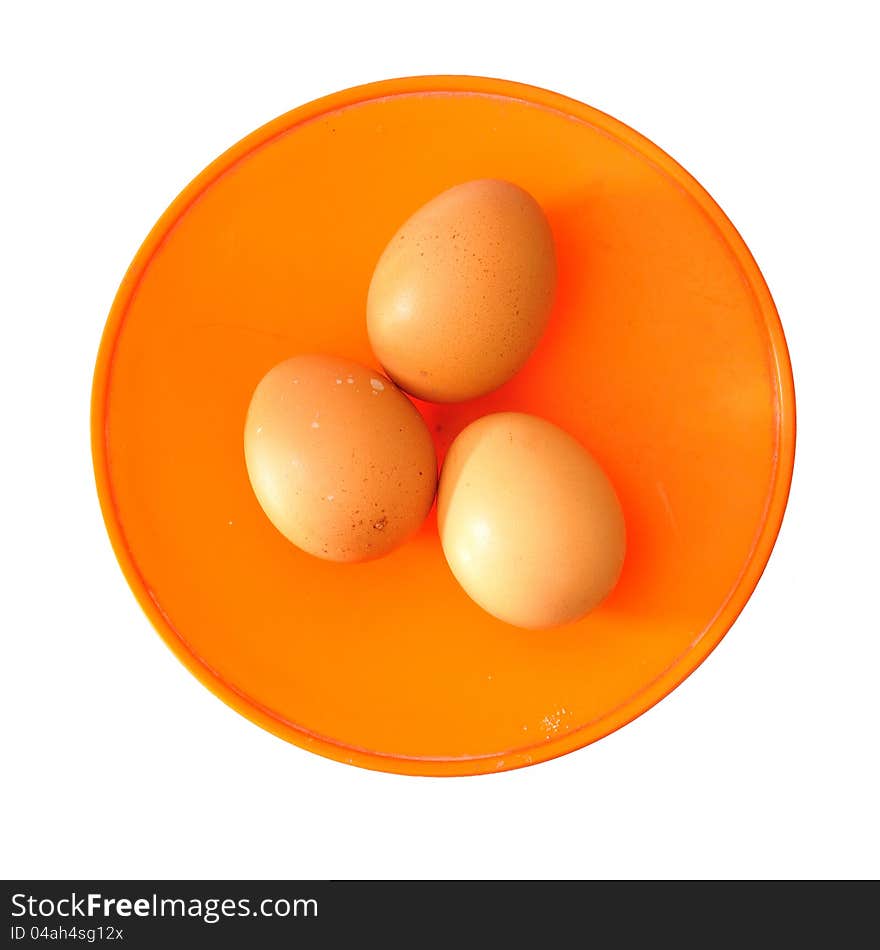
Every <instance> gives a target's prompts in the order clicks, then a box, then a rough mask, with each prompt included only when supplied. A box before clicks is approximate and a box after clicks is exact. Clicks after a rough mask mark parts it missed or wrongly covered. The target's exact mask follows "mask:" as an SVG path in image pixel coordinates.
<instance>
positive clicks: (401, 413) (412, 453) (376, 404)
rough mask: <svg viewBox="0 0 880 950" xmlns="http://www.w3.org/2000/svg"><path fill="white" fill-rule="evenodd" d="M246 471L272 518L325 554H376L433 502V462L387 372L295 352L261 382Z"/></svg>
mask: <svg viewBox="0 0 880 950" xmlns="http://www.w3.org/2000/svg"><path fill="white" fill-rule="evenodd" d="M244 452H245V462H246V464H247V471H248V476H249V477H250V481H251V485H252V487H253V489H254V493H255V494H256V496H257V500H258V501H259V503H260V505H261V506H262V508H263V511H265V512H266V514H267V515H268V517H269V520H270V521H271V522H272V524H274V525H275V527H276V528H277V529H278V530H279V531H280V532H281V533H282V534H283V535H284V536H285V537H286V538H287V539H288V540H289V541H291V542H292V543H293V544H295V545H296V546H297V547H298V548H302V550H303V551H307V552H308V553H309V554H314V555H315V556H316V557H321V558H326V559H328V560H331V561H364V560H369V559H371V558H376V557H381V556H382V555H383V554H386V553H387V552H389V551H390V550H391V549H392V548H394V547H396V546H397V545H399V544H400V543H401V542H403V541H405V540H406V539H407V538H408V537H410V536H411V535H412V534H414V533H415V532H416V531H417V530H418V529H419V527H420V525H421V524H422V522H423V521H424V519H425V516H426V515H427V514H428V511H429V510H430V508H431V504H432V503H433V499H434V492H435V489H436V485H437V462H436V457H435V454H434V445H433V442H432V441H431V435H430V433H429V432H428V428H427V426H426V425H425V423H424V421H423V420H422V417H421V416H420V415H419V413H418V411H417V410H416V408H415V406H413V404H412V403H411V402H410V401H409V399H407V397H406V396H405V395H404V394H403V393H402V392H400V390H399V389H398V388H397V387H396V386H395V385H394V383H392V382H391V380H389V379H388V378H387V377H386V376H384V375H382V374H381V373H378V372H376V371H375V370H372V369H369V368H368V367H366V366H361V365H360V364H359V363H353V362H351V361H349V360H344V359H337V358H335V357H332V356H295V357H293V358H291V359H288V360H285V361H284V362H283V363H279V364H278V365H277V366H275V367H274V368H273V369H271V370H269V372H268V373H267V374H266V375H265V376H264V377H263V379H262V380H260V382H259V384H258V385H257V388H256V390H255V391H254V394H253V397H252V398H251V403H250V407H249V408H248V413H247V420H246V422H245V430H244Z"/></svg>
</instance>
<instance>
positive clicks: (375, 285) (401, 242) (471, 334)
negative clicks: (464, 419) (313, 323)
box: [367, 179, 556, 402]
mask: <svg viewBox="0 0 880 950" xmlns="http://www.w3.org/2000/svg"><path fill="white" fill-rule="evenodd" d="M555 290H556V254H555V249H554V244H553V235H552V233H551V230H550V225H549V223H548V221H547V218H546V217H545V215H544V212H543V211H542V209H541V207H540V206H539V204H538V203H537V201H535V199H534V198H533V197H532V196H531V195H530V194H529V193H528V192H527V191H524V190H523V189H522V188H520V187H519V186H517V185H515V184H512V183H511V182H507V181H500V180H496V179H479V180H477V181H469V182H465V183H464V184H461V185H456V186H455V187H453V188H450V189H449V190H448V191H444V192H442V193H441V194H439V195H438V196H437V197H436V198H434V199H433V200H431V201H429V202H428V203H427V204H426V205H424V206H423V207H421V208H420V209H419V210H418V211H416V212H415V213H414V214H413V215H412V216H411V217H410V218H409V219H408V220H407V221H406V222H405V223H404V224H403V226H402V227H401V228H400V230H399V231H398V232H397V233H396V234H395V235H394V237H393V238H392V239H391V241H390V242H389V243H388V246H387V247H386V248H385V250H384V252H383V253H382V256H381V257H380V259H379V262H378V264H377V265H376V268H375V271H374V273H373V278H372V281H371V283H370V288H369V292H368V295H367V329H368V332H369V337H370V343H371V345H372V347H373V352H374V353H375V354H376V357H377V358H378V360H379V362H380V363H381V364H382V366H383V367H384V368H385V370H386V372H387V373H388V374H389V376H391V377H392V379H394V380H395V381H396V382H397V383H398V384H399V385H400V386H401V387H402V388H403V389H405V390H406V391H407V392H408V393H412V394H413V395H414V396H418V397H419V398H420V399H426V400H431V401H434V402H458V401H462V400H466V399H472V398H474V397H476V396H481V395H484V394H485V393H488V392H491V391H492V390H494V389H497V388H498V387H499V386H501V385H502V384H504V383H505V382H507V381H508V380H509V379H510V378H511V377H512V376H513V375H514V374H515V373H516V372H517V371H518V370H519V369H520V368H521V367H522V366H523V364H524V363H525V361H526V360H527V359H528V357H529V354H530V353H531V352H532V350H533V349H534V348H535V345H536V344H537V343H538V340H539V339H540V337H541V334H542V333H543V331H544V328H545V327H546V324H547V320H548V317H549V314H550V310H551V307H552V304H553V297H554V294H555Z"/></svg>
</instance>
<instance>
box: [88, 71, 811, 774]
mask: <svg viewBox="0 0 880 950" xmlns="http://www.w3.org/2000/svg"><path fill="white" fill-rule="evenodd" d="M480 177H497V178H506V179H510V180H511V181H514V182H517V183H518V184H520V185H522V186H523V187H525V188H526V189H528V190H529V191H530V192H531V193H532V194H534V195H535V197H536V198H537V199H538V201H539V202H540V203H541V204H542V206H543V207H544V209H545V210H546V212H547V214H548V217H549V219H550V222H551V224H552V227H553V230H554V233H555V237H556V241H557V245H558V252H559V261H560V291H559V294H558V300H557V303H556V307H555V311H554V314H553V317H552V321H551V326H550V329H549V331H548V332H547V334H546V336H545V338H544V340H543V341H542V343H541V344H540V346H539V348H538V350H537V352H536V353H535V354H534V356H533V357H532V359H531V360H530V361H529V363H528V364H527V366H526V367H525V369H524V370H523V371H522V372H521V373H520V374H519V375H518V376H517V377H516V378H515V379H514V380H512V381H511V382H510V383H509V384H508V385H506V386H505V387H504V388H503V389H501V390H499V391H498V392H496V393H494V394H492V395H491V396H488V397H486V398H483V399H480V400H478V401H476V402H473V403H468V404H465V405H460V406H445V407H443V406H434V405H427V404H419V408H420V409H421V411H422V412H423V414H424V415H425V417H426V418H427V420H428V422H429V424H430V426H431V428H432V429H433V431H434V432H435V433H436V437H437V442H438V450H439V452H440V454H441V455H442V453H443V451H444V450H445V448H446V447H447V446H448V444H449V442H450V441H451V439H452V438H453V437H454V435H455V434H456V433H457V432H458V431H459V430H460V429H461V428H462V427H463V426H464V425H465V424H466V423H468V422H469V421H471V420H472V419H474V418H476V417H477V416H479V415H481V414H483V413H486V412H491V411H495V410H501V409H515V410H522V411H526V412H531V413H536V414H538V415H541V416H544V417H546V418H548V419H550V420H551V421H553V422H555V423H557V424H558V425H560V426H562V427H563V428H565V429H567V430H568V431H569V432H571V433H572V434H573V435H575V436H576V437H577V438H578V439H580V440H581V441H582V442H583V444H584V445H586V446H588V447H589V448H590V450H591V451H592V452H594V453H595V455H596V456H597V457H598V458H599V460H600V461H601V462H602V464H603V465H604V466H605V469H606V471H607V472H608V473H609V475H610V477H611V479H612V480H613V482H614V485H615V486H616V488H617V491H618V494H619V495H620V498H621V501H622V504H623V507H624V512H625V515H626V520H627V529H628V538H629V550H628V555H627V561H626V565H625V568H624V573H623V576H622V578H621V581H620V583H619V584H618V586H617V588H616V590H615V591H614V593H613V594H612V596H611V597H610V598H609V599H608V600H607V601H606V602H605V604H604V605H603V606H602V607H601V608H600V609H599V610H597V611H596V612H594V613H593V614H592V615H590V616H588V617H587V618H586V619H584V620H583V621H581V622H579V623H577V624H573V625H570V626H567V627H564V628H561V629H557V630H553V631H547V632H541V633H535V632H528V631H523V630H519V629H515V628H513V627H510V626H507V625H505V624H503V623H501V622H500V621H497V620H495V619H493V618H492V617H490V616H489V615H487V614H486V613H484V612H483V611H482V610H481V609H480V608H479V607H477V606H476V605H475V604H474V603H473V602H472V601H471V600H469V599H468V597H467V596H466V595H465V594H464V592H463V591H462V590H461V589H460V588H459V587H458V585H457V584H456V582H455V580H454V579H453V577H452V575H451V573H450V571H449V569H448V568H447V566H446V563H445V561H444V558H443V554H442V551H441V548H440V543H439V540H438V537H437V528H436V520H435V517H434V516H433V515H432V516H431V517H430V518H429V520H428V522H427V523H426V524H425V525H424V527H423V529H422V531H421V533H420V534H419V535H418V536H417V537H416V538H415V540H413V541H412V542H411V543H409V544H407V545H405V546H404V547H402V548H400V549H398V550H397V551H395V552H394V553H393V554H391V555H390V556H389V557H386V558H384V559H382V560H379V561H374V562H371V563H367V564H361V565H336V564H332V563H327V562H324V561H320V560H317V559H315V558H312V557H309V556H308V555H306V554H303V553H301V552H300V551H298V550H296V549H295V548H294V547H293V546H291V545H290V544H289V543H288V542H287V541H285V540H284V538H283V537H282V536H281V535H280V534H279V533H278V532H277V531H276V530H275V529H274V528H273V527H272V525H271V524H270V523H269V521H268V520H267V518H266V516H265V515H264V514H263V512H262V510H261V509H260V507H259V505H258V503H257V501H256V499H255V497H254V495H253V492H252V491H251V488H250V485H249V483H248V478H247V473H246V471H245V465H244V456H243V447H242V433H243V425H244V419H245V412H246V410H247V406H248V402H249V400H250V396H251V393H252V391H253V389H254V386H255V385H256V383H257V381H258V380H259V379H260V378H261V377H262V375H263V374H264V373H265V372H266V370H268V369H269V367H271V366H272V365H273V364H275V363H277V362H279V361H280V360H282V359H284V358H285V357H287V356H290V355H291V354H294V353H299V352H304V351H308V352H314V351H326V352H329V353H337V354H340V355H344V356H347V357H351V358H353V359H356V360H361V361H363V362H366V363H372V364H373V365H375V361H374V359H373V357H372V355H371V353H370V349H369V346H368V342H367V335H366V328H365V317H364V307H365V296H366V291H367V287H368V284H369V281H370V276H371V273H372V270H373V266H374V264H375V262H376V260H377V258H378V256H379V254H380V252H381V250H382V248H383V247H384V245H385V243H386V242H387V241H388V239H389V237H390V236H391V235H392V234H393V232H394V231H395V229H396V228H397V227H398V225H399V224H400V223H401V222H402V221H403V220H404V219H405V218H406V217H407V216H408V215H410V214H411V213H412V212H413V211H414V210H415V209H416V208H418V207H419V206H420V205H422V204H423V203H424V202H425V201H427V200H428V199H429V198H431V197H432V196H434V195H436V194H437V193H438V192H440V191H442V190H443V189H445V188H447V187H449V186H451V185H453V184H455V183H457V182H461V181H465V180H467V179H471V178H480ZM794 439H795V421H794V393H793V386H792V378H791V367H790V364H789V360H788V355H787V351H786V346H785V341H784V337H783V333H782V328H781V326H780V323H779V319H778V317H777V314H776V310H775V309H774V306H773V301H772V299H771V297H770V294H769V292H768V290H767V287H766V286H765V284H764V281H763V279H762V277H761V274H760V272H759V270H758V268H757V266H756V264H755V262H754V260H753V259H752V257H751V255H750V254H749V251H748V249H747V248H746V246H745V244H744V243H743V241H742V240H741V238H740V237H739V235H738V234H737V232H736V231H735V230H734V228H733V226H732V225H731V223H730V221H728V219H727V218H726V217H725V216H724V214H723V213H722V212H721V210H720V209H719V208H718V207H717V205H716V204H715V203H714V202H713V200H712V199H711V198H710V197H709V195H708V194H707V193H706V192H705V191H704V190H703V189H702V188H701V187H700V185H699V184H698V183H697V182H696V181H695V180H694V179H693V178H691V177H690V175H688V174H687V172H685V171H684V170H683V169H682V168H681V167H680V166H679V165H677V164H676V163H675V162H674V161H673V160H672V159H671V158H669V156H668V155H666V154H664V153H663V152H662V151H661V150H660V149H659V148H657V147H656V146H655V145H653V144H652V143H651V142H649V141H647V140H646V139H645V138H643V137H642V136H641V135H639V134H637V133H636V132H634V131H632V130H631V129H629V128H627V127H626V126H625V125H622V124H621V123H620V122H618V121H616V120H615V119H612V118H610V117H609V116H607V115H603V114H602V113H601V112H597V111H596V110H595V109H592V108H590V107H589V106H586V105H583V104H582V103H579V102H575V101H573V100H571V99H567V98H565V97H563V96H560V95H557V94H556V93H552V92H547V91H545V90H542V89H536V88H533V87H530V86H523V85H519V84H517V83H512V82H504V81H499V80H492V79H479V78H473V77H461V76H451V77H450V76H432V77H422V78H416V79H398V80H391V81H388V82H380V83H375V84H372V85H367V86H361V87H359V88H356V89H349V90H346V91H344V92H340V93H336V94H335V95H332V96H328V97H327V98H324V99H320V100H318V101H317V102H312V103H309V104H308V105H305V106H302V107H301V108H299V109H295V110H294V111H293V112H290V113H288V114H287V115H284V116H282V117H280V118H279V119H276V120H275V121H274V122H270V123H269V124H268V125H266V126H264V127H263V128H261V129H258V130H257V131H256V132H254V133H253V134H251V135H249V136H248V137H247V138H245V139H244V140H242V141H241V142H239V143H238V144H237V145H235V146H233V148H231V149H230V150H229V151H228V152H226V153H225V154H224V155H222V156H221V157H220V158H219V159H217V160H216V161H215V162H214V163H213V164H212V165H210V166H209V167H208V168H207V169H205V171H204V172H202V173H201V174H200V175H199V176H198V178H196V180H195V181H194V182H192V184H190V185H189V186H188V187H187V188H186V189H185V190H184V191H183V193H182V194H181V195H180V196H179V197H178V198H177V200H176V201H174V203H173V204H172V205H171V207H170V208H169V209H168V211H167V212H166V213H165V214H164V215H163V216H162V218H161V219H160V220H159V222H158V224H156V226H155V227H154V228H153V230H152V232H151V233H150V235H149V237H148V238H147V239H146V241H145V242H144V245H143V247H141V249H140V251H139V252H138V254H137V256H136V257H135V259H134V262H133V263H132V265H131V267H130V269H129V271H128V273H127V274H126V276H125V279H124V280H123V282H122V286H121V287H120V289H119V293H118V295H117V297H116V300H115V302H114V304H113V309H112V311H111V313H110V317H109V320H108V322H107V327H106V330H105V333H104V337H103V340H102V342H101V348H100V352H99V354H98V361H97V367H96V370H95V381H94V392H93V403H92V443H93V454H94V464H95V473H96V478H97V485H98V493H99V496H100V500H101V505H102V508H103V513H104V518H105V520H106V523H107V529H108V531H109V534H110V538H111V541H112V543H113V547H114V549H115V551H116V555H117V557H118V559H119V562H120V564H121V565H122V569H123V571H124V572H125V576H126V577H127V579H128V582H129V583H130V585H131V587H132V590H133V591H134V593H135V595H136V596H137V598H138V600H139V601H140V603H141V605H142V607H143V609H144V610H145V611H146V613H147V615H148V616H149V618H150V620H151V621H152V622H153V624H154V625H155V627H156V629H157V630H158V631H159V633H160V634H161V636H162V637H163V638H164V639H165V641H166V643H167V644H168V645H169V646H170V647H171V649H172V650H173V651H174V653H175V654H176V655H177V657H178V658H179V659H180V660H181V661H182V662H183V663H184V664H185V665H186V666H187V667H188V668H189V670H190V671H191V672H192V673H194V674H195V676H197V677H198V678H199V679H200V680H201V681H202V683H204V684H205V685H206V686H207V687H208V688H209V689H211V690H213V692H214V693H216V694H217V695H218V696H219V697H220V698H221V699H223V700H224V701H225V702H227V703H228V704H229V705H230V706H232V707H233V708H235V709H237V710H238V711H239V712H240V713H242V714H243V715H245V716H247V717H248V718H249V719H251V720H253V721H254V722H256V723H257V724H259V725H261V726H263V727H264V728H265V729H268V730H270V731H271V732H273V733H275V734H276V735H278V736H281V737H282V738H284V739H287V740H289V741H290V742H293V743H295V744H297V745H300V746H302V747H304V748H307V749H311V750H312V751H314V752H318V753H320V754H322V755H326V756H330V757H332V758H334V759H338V760H340V761H343V762H349V763H353V764H356V765H361V766H366V767H368V768H375V769H383V770H386V771H389V772H404V773H411V774H423V775H467V774H474V773H480V772H493V771H497V770H499V769H510V768H515V767H517V766H522V765H527V764H530V763H533V762H540V761H542V760H544V759H549V758H551V757H554V756H557V755H561V754H562V753H565V752H570V751H571V750H573V749H576V748H579V747H581V746H584V745H586V744H587V743H590V742H593V741H594V740H596V739H599V738H601V737H602V736H605V735H607V734H608V733H609V732H611V731H612V730H614V729H617V728H618V727H620V726H622V725H623V724H625V723H626V722H628V721H630V720H632V719H633V718H635V717H636V716H638V715H639V714H640V713H642V712H644V711H645V710H646V709H648V708H649V707H650V706H651V705H653V704H654V703H656V702H657V701H658V700H660V699H661V698H662V697H663V696H665V695H666V694H667V693H669V692H670V690H672V689H673V688H674V687H675V686H676V685H677V684H678V683H680V682H681V681H682V680H683V679H684V678H685V677H686V676H687V675H688V674H689V673H691V672H692V671H693V670H694V669H695V668H696V667H697V666H698V665H699V664H700V662H701V661H702V660H703V659H704V658H705V657H706V655H707V654H708V653H709V652H710V651H711V650H712V648H713V647H714V646H715V645H716V644H717V643H718V642H719V640H720V639H721V637H722V636H723V635H724V633H725V632H726V631H727V630H728V629H729V627H730V625H731V624H732V623H733V621H734V619H735V618H736V616H737V615H738V613H739V611H740V610H741V609H742V607H743V605H744V604H745V602H746V600H747V599H748V597H749V595H750V594H751V592H752V590H753V589H754V587H755V584H756V583H757V581H758V578H759V576H760V574H761V571H762V570H763V568H764V565H765V563H766V561H767V558H768V556H769V554H770V550H771V548H772V546H773V543H774V540H775V538H776V534H777V531H778V529H779V525H780V522H781V520H782V516H783V511H784V508H785V503H786V498H787V495H788V488H789V483H790V480H791V471H792V462H793V456H794Z"/></svg>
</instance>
